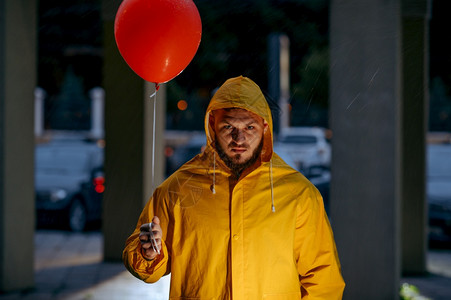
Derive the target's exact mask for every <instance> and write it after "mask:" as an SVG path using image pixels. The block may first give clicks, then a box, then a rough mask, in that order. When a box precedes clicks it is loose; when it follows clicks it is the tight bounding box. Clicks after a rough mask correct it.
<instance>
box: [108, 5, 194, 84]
mask: <svg viewBox="0 0 451 300" xmlns="http://www.w3.org/2000/svg"><path fill="white" fill-rule="evenodd" d="M114 36H115V38H116V44H117V47H118V49H119V52H120V53H121V55H122V57H123V58H124V60H125V61H126V62H127V64H128V65H129V66H130V68H131V69H132V70H133V71H135V73H136V74H138V75H139V76H140V77H142V78H143V79H144V80H147V81H150V82H154V83H164V82H168V81H169V80H171V79H173V78H174V77H176V76H177V75H178V74H180V73H181V72H182V71H183V70H184V69H185V68H186V67H187V66H188V64H189V63H190V62H191V60H192V59H193V57H194V55H195V54H196V52H197V49H198V48H199V44H200V39H201V36H202V23H201V20H200V15H199V11H198V10H197V7H196V5H195V4H194V2H193V1H192V0H124V1H123V2H122V3H121V5H120V6H119V9H118V11H117V14H116V19H115V21H114Z"/></svg>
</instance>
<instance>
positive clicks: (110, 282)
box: [0, 230, 451, 300]
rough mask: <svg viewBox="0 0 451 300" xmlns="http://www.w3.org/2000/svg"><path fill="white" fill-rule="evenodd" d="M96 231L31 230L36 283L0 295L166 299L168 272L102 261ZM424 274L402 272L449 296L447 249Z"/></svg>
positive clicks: (1, 298) (437, 296)
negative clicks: (145, 274) (142, 271)
mask: <svg viewBox="0 0 451 300" xmlns="http://www.w3.org/2000/svg"><path fill="white" fill-rule="evenodd" d="M102 245H103V239H102V234H101V233H100V232H88V233H79V234H76V233H70V232H65V231H57V230H38V231H37V232H36V234H35V288H33V289H30V290H26V291H21V292H12V293H8V294H3V295H0V300H13V299H30V300H40V299H43V300H44V299H46V300H47V299H68V300H96V299H98V300H103V299H112V300H115V299H117V300H127V299H152V300H163V299H168V294H169V280H170V278H169V276H166V277H163V278H162V279H161V280H160V281H158V282H157V283H155V284H146V283H144V282H142V281H140V280H138V279H136V278H134V277H133V276H132V275H130V274H129V273H128V272H127V271H126V270H125V268H124V266H123V264H122V263H121V262H104V261H103V259H102V252H103V249H102ZM428 271H429V275H427V276H421V277H407V278H402V280H401V283H403V282H408V283H410V284H413V285H415V286H417V287H418V288H419V289H420V291H421V294H422V295H424V296H427V297H429V298H430V299H434V300H445V299H446V300H448V299H451V249H434V250H430V251H429V252H428Z"/></svg>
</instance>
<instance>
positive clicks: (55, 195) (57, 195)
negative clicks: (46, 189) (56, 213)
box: [50, 189, 67, 202]
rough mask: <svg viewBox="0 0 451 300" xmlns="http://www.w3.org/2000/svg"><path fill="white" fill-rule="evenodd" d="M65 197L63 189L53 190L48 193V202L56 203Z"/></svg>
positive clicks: (65, 193)
mask: <svg viewBox="0 0 451 300" xmlns="http://www.w3.org/2000/svg"><path fill="white" fill-rule="evenodd" d="M66 197H67V192H66V191H65V190H63V189H58V190H53V191H51V192H50V201H52V202H58V201H61V200H63V199H64V198H66Z"/></svg>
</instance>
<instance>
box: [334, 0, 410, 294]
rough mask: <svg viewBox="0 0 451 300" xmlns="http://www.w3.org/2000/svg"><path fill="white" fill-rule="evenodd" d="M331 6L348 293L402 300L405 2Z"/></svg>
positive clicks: (340, 240)
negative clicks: (403, 42) (401, 156)
mask: <svg viewBox="0 0 451 300" xmlns="http://www.w3.org/2000/svg"><path fill="white" fill-rule="evenodd" d="M330 12H331V15H330V36H331V47H330V59H331V62H330V64H331V70H330V124H331V128H332V131H333V139H332V149H333V157H332V183H331V203H330V205H331V207H330V209H331V215H330V217H331V222H332V226H333V229H334V233H335V238H336V242H337V247H338V252H339V255H340V259H341V263H342V269H343V276H344V279H345V281H346V283H347V286H346V289H345V294H344V299H377V300H380V299H398V298H399V296H398V290H399V276H400V255H399V253H400V242H399V240H400V195H401V185H400V183H401V181H400V165H401V164H400V141H401V130H400V127H401V126H400V125H401V112H400V104H401V76H400V75H401V63H402V60H401V11H400V1H399V0H332V1H331V10H330Z"/></svg>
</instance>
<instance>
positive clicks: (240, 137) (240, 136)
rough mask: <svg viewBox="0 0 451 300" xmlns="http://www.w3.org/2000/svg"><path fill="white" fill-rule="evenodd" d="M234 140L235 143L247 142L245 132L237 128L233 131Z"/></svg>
mask: <svg viewBox="0 0 451 300" xmlns="http://www.w3.org/2000/svg"><path fill="white" fill-rule="evenodd" d="M232 139H233V140H234V141H235V142H242V141H244V140H245V137H244V132H243V130H240V129H237V128H235V129H234V130H233V131H232Z"/></svg>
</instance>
